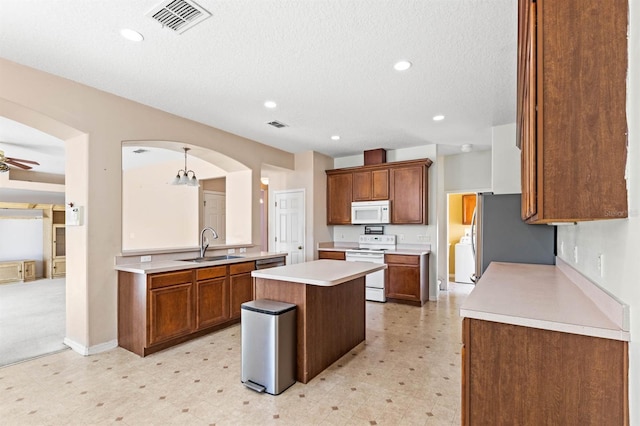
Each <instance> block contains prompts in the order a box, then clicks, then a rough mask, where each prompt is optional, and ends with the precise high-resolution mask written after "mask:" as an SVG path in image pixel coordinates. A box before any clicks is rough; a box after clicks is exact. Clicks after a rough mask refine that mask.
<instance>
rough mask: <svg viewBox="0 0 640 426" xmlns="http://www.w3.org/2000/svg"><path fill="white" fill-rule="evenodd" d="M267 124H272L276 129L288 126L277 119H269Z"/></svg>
mask: <svg viewBox="0 0 640 426" xmlns="http://www.w3.org/2000/svg"><path fill="white" fill-rule="evenodd" d="M267 124H268V125H269V126H273V127H275V128H277V129H282V128H283V127H289V126H287V125H286V124H284V123H281V122H279V121H270V122H268V123H267Z"/></svg>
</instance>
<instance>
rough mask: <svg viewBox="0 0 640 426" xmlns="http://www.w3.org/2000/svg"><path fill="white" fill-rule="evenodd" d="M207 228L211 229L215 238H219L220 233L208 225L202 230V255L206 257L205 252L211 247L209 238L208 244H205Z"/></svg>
mask: <svg viewBox="0 0 640 426" xmlns="http://www.w3.org/2000/svg"><path fill="white" fill-rule="evenodd" d="M207 229H208V230H209V231H211V233H212V234H213V239H214V240H215V239H218V233H217V232H216V231H215V230H214V229H213V228H211V227H209V226H207V227H205V228H204V229H203V230H202V232H200V257H204V255H205V253H206V252H207V249H208V248H209V240H207V244H206V245H205V243H204V242H205V239H204V233H205V232H206V231H207Z"/></svg>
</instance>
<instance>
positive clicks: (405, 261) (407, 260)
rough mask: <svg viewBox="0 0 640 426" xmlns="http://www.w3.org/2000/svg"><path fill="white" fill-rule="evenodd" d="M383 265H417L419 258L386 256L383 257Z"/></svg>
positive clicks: (398, 255)
mask: <svg viewBox="0 0 640 426" xmlns="http://www.w3.org/2000/svg"><path fill="white" fill-rule="evenodd" d="M384 263H398V264H402V265H419V264H420V256H413V255H408V254H386V255H385V256H384Z"/></svg>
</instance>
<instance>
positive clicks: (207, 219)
mask: <svg viewBox="0 0 640 426" xmlns="http://www.w3.org/2000/svg"><path fill="white" fill-rule="evenodd" d="M226 210H227V206H226V196H225V194H224V192H215V191H204V226H210V227H212V228H213V229H215V230H216V232H217V233H218V239H217V240H214V241H213V244H220V243H224V242H225V241H226V239H227V238H226V237H227V232H226V227H227V213H226Z"/></svg>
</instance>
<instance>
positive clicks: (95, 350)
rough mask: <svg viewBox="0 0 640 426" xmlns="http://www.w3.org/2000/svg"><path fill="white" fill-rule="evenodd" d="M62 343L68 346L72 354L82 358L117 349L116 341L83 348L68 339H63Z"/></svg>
mask: <svg viewBox="0 0 640 426" xmlns="http://www.w3.org/2000/svg"><path fill="white" fill-rule="evenodd" d="M63 343H64V344H65V345H67V346H69V347H70V348H71V349H72V350H73V351H74V352H77V353H79V354H80V355H84V356H88V355H94V354H99V353H100V352H106V351H108V350H111V349H113V348H117V347H118V340H117V339H114V340H110V341H108V342H104V343H100V344H99V345H95V346H84V345H81V344H80V343H78V342H74V341H73V340H71V339H69V338H68V337H65V338H64V341H63Z"/></svg>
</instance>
